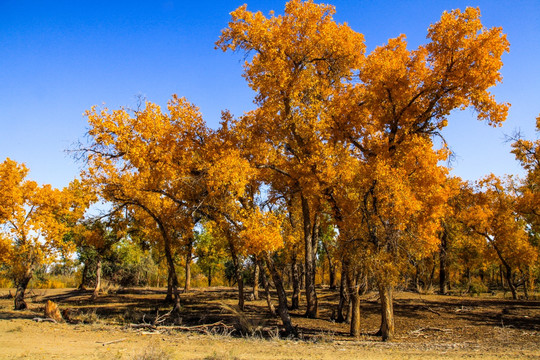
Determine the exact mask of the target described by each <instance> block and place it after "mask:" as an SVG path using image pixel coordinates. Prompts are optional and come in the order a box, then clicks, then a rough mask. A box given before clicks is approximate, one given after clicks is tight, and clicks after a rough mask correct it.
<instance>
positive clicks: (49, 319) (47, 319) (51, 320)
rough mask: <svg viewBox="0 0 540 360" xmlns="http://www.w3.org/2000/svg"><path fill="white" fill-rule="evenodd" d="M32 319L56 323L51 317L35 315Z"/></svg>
mask: <svg viewBox="0 0 540 360" xmlns="http://www.w3.org/2000/svg"><path fill="white" fill-rule="evenodd" d="M32 320H34V321H36V322H52V323H55V324H57V321H56V320H54V319H51V318H40V317H35V318H33V319H32Z"/></svg>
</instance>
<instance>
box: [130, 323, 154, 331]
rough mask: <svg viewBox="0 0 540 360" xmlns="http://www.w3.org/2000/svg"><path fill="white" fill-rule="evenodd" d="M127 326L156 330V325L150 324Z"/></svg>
mask: <svg viewBox="0 0 540 360" xmlns="http://www.w3.org/2000/svg"><path fill="white" fill-rule="evenodd" d="M129 327H130V328H132V329H151V330H157V327H156V325H152V324H147V323H144V324H129Z"/></svg>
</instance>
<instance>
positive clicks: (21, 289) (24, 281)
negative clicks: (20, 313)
mask: <svg viewBox="0 0 540 360" xmlns="http://www.w3.org/2000/svg"><path fill="white" fill-rule="evenodd" d="M30 279H32V270H30V269H29V270H27V271H26V272H25V274H24V275H23V276H22V277H21V278H19V279H17V280H16V281H15V285H16V286H17V290H16V291H15V298H14V306H15V307H14V309H15V310H25V309H27V308H28V305H27V304H26V301H24V293H25V292H26V288H27V287H28V283H29V282H30Z"/></svg>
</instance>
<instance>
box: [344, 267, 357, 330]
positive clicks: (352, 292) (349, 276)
mask: <svg viewBox="0 0 540 360" xmlns="http://www.w3.org/2000/svg"><path fill="white" fill-rule="evenodd" d="M355 275H356V274H355V271H353V269H351V267H350V266H348V267H347V272H346V275H345V276H346V280H347V288H348V290H349V299H350V302H351V316H350V318H351V324H350V325H351V326H350V335H351V336H352V337H355V338H357V337H359V336H360V294H359V293H358V285H357V279H358V276H355Z"/></svg>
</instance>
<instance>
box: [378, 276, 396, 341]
mask: <svg viewBox="0 0 540 360" xmlns="http://www.w3.org/2000/svg"><path fill="white" fill-rule="evenodd" d="M379 297H380V299H381V329H380V330H379V331H380V335H381V337H382V340H383V341H390V340H392V339H393V338H394V305H393V300H392V287H391V286H389V285H382V284H379Z"/></svg>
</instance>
